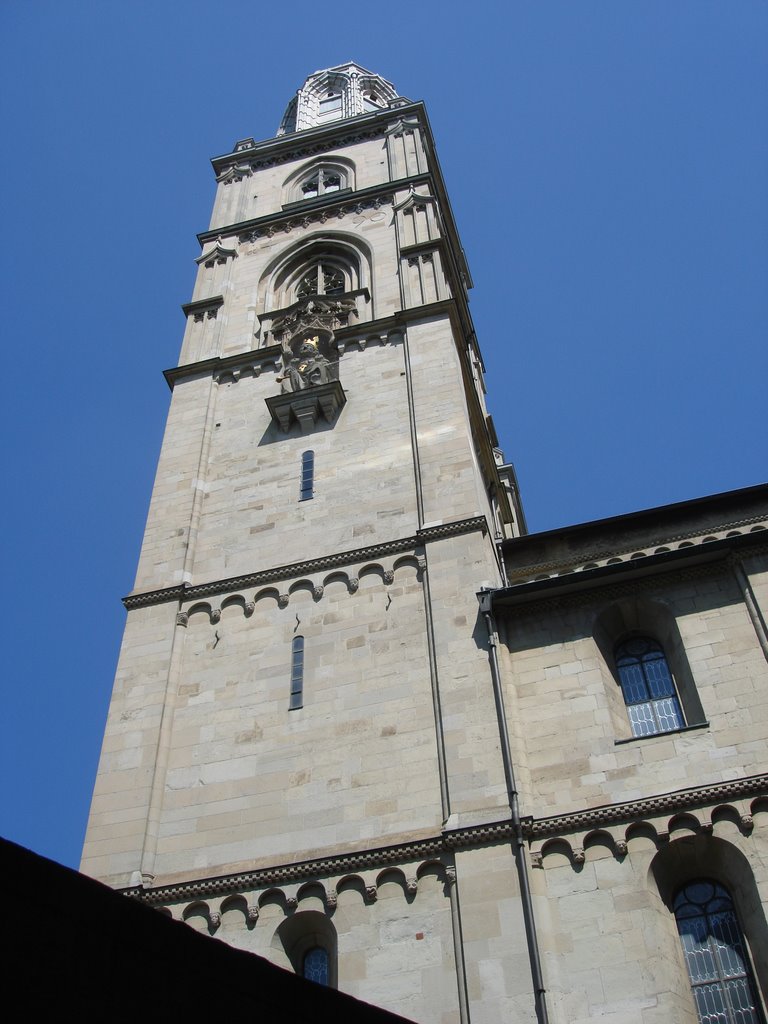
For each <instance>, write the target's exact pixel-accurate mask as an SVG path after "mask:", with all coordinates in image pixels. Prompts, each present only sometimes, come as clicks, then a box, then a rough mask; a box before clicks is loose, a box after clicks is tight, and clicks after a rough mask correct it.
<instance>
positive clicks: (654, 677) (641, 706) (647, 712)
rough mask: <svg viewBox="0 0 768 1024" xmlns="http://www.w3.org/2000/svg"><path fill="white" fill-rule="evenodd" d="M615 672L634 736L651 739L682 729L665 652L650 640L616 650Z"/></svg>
mask: <svg viewBox="0 0 768 1024" xmlns="http://www.w3.org/2000/svg"><path fill="white" fill-rule="evenodd" d="M615 658H616V668H617V669H618V672H619V682H620V683H621V692H622V696H623V697H624V703H625V704H626V706H627V714H628V716H629V722H630V725H631V726H632V735H633V736H653V735H655V734H656V733H661V732H673V731H674V730H675V729H682V728H683V727H684V726H685V719H684V718H683V712H682V710H681V708H680V701H679V700H678V697H677V690H676V689H675V682H674V680H673V678H672V673H671V672H670V670H669V665H668V663H667V658H666V655H665V654H664V650H663V648H662V647H661V645H660V644H659V643H657V641H656V640H653V639H652V638H651V637H634V638H633V639H631V640H626V641H625V642H624V643H622V644H620V645H619V646H618V647H617V648H616V652H615Z"/></svg>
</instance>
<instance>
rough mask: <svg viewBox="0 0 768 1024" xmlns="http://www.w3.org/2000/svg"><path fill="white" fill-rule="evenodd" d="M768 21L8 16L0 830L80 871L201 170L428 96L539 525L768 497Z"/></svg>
mask: <svg viewBox="0 0 768 1024" xmlns="http://www.w3.org/2000/svg"><path fill="white" fill-rule="evenodd" d="M767 29H768V5H766V4H765V3H764V2H762V0H761V2H757V0H739V2H738V3H728V2H726V0H721V2H718V3H711V2H707V0H675V2H674V3H670V2H669V0H645V2H643V3H637V2H630V0H602V2H595V0H580V2H574V0H562V2H539V0H529V2H525V3H521V2H516V0H512V2H510V3H509V4H507V5H500V4H496V3H494V4H491V3H488V2H486V0H481V2H479V3H475V4H472V5H466V4H458V3H450V2H449V3H446V2H442V3H437V2H435V0H427V2H423V3H421V4H418V5H409V6H408V7H407V8H406V7H403V6H402V5H400V6H399V7H394V6H393V7H392V8H387V7H386V5H384V6H382V5H378V6H377V7H376V8H375V11H374V9H373V8H371V7H370V6H368V7H366V6H365V5H360V4H358V3H355V4H350V3H345V2H337V3H335V4H332V5H330V6H329V5H327V4H326V5H322V4H320V5H319V4H317V2H313V3H307V2H305V0H298V2H294V3H291V4H290V5H285V4H283V5H280V4H266V3H255V2H245V0H228V2H227V3H225V4H215V3H211V2H210V0H204V2H203V0H184V2H183V3H178V2H175V3H171V2H170V0H154V2H152V3H150V2H148V0H147V2H142V0H136V2H133V3H125V0H120V2H113V0H98V2H97V0H92V2H84V0H66V2H62V0H53V2H50V0H4V2H3V3H2V4H0V33H1V34H2V38H3V41H4V46H3V51H4V54H3V62H2V64H3V66H2V68H1V69H0V76H1V78H0V93H1V94H2V103H3V106H4V111H3V132H2V145H3V148H4V151H5V152H4V159H3V160H2V164H1V165H0V166H1V167H2V170H1V171H0V173H2V176H3V183H2V190H1V191H0V195H2V202H3V226H4V229H5V238H4V242H3V253H2V281H3V283H4V285H5V294H4V301H3V307H2V323H3V336H4V366H5V375H4V389H3V391H4V397H3V402H2V413H3V417H4V420H5V423H4V437H5V447H4V455H5V461H6V468H5V473H4V482H5V495H4V501H3V503H2V516H3V531H2V536H3V540H4V542H5V556H4V567H5V574H4V575H5V580H4V582H5V586H4V588H3V596H4V600H5V607H4V609H3V615H2V618H1V619H0V621H2V629H3V635H2V652H3V656H4V662H5V671H4V674H3V678H4V683H3V727H4V740H3V744H2V755H3V764H2V773H1V777H2V785H3V794H2V799H1V801H0V832H2V833H3V834H4V835H6V836H8V837H10V838H13V839H15V840H16V841H18V842H21V843H23V844H25V845H28V846H30V847H32V848H33V849H35V850H37V851H39V852H41V853H44V854H46V855H48V856H52V857H54V858H55V859H58V860H60V861H63V862H64V863H67V864H73V865H75V864H76V863H77V861H78V858H79V853H80V846H81V842H82V836H83V831H84V828H85V820H86V815H87V810H88V804H89V800H90V793H91V788H92V784H93V777H94V774H95V771H96V764H97V759H98V753H99V747H100V742H101V733H102V728H103V722H104V717H105V714H106V708H107V704H108V700H109V694H110V691H111V686H112V677H113V673H114V667H115V662H116V659H117V654H118V649H119V643H120V637H121V633H122V627H123V622H124V611H123V608H122V605H121V604H120V600H119V599H120V597H121V596H122V595H123V594H125V593H127V592H128V591H129V590H130V589H131V586H132V583H133V573H134V569H135V565H136V560H137V556H138V549H139V543H140V540H141V535H142V531H143V524H144V517H145V514H146V508H147V504H148V501H149V494H150V488H151V485H152V477H153V474H154V467H155V462H156V459H157V454H158V451H159V446H160V441H161V437H162V430H163V424H164V419H165V413H166V409H167V404H168V392H167V389H166V385H165V382H164V380H163V378H162V376H161V372H160V371H161V370H162V369H163V368H165V367H168V366H171V365H173V364H174V363H175V361H176V359H177V355H178V348H179V345H180V342H181V335H182V329H183V326H184V320H183V317H182V315H181V312H180V311H179V304H180V303H182V302H185V301H187V300H188V299H189V298H190V294H191V289H192V283H193V277H194V270H195V264H194V262H193V261H194V257H195V256H197V255H198V254H199V248H198V246H197V242H196V239H195V233H196V232H197V231H199V230H201V229H204V228H205V227H207V223H208V216H209V213H210V205H211V201H212V197H213V175H212V173H211V170H210V166H209V164H208V158H209V157H211V156H213V155H215V154H219V153H223V152H226V151H228V150H229V149H230V148H231V146H232V143H233V142H234V141H235V140H236V139H239V138H243V137H244V136H249V135H252V136H254V137H255V138H257V139H260V138H265V137H267V136H269V135H272V134H273V133H274V132H275V130H276V128H277V125H278V123H279V121H280V117H281V114H282V112H283V109H284V107H285V105H286V103H287V102H288V100H289V99H290V97H291V96H292V95H293V93H294V92H295V90H296V89H297V88H298V86H299V85H300V84H301V83H302V81H303V80H304V78H305V77H306V75H307V74H309V73H310V72H312V71H315V70H317V69H318V68H323V67H328V66H331V65H333V64H337V63H340V62H341V61H344V60H348V59H354V60H357V61H359V62H360V63H362V64H363V65H365V66H367V67H369V68H371V69H372V70H375V71H378V72H379V73H381V74H383V75H384V76H385V77H387V78H389V79H390V80H391V81H393V82H394V83H395V85H396V86H397V88H398V89H399V91H400V92H401V93H402V94H404V95H406V96H408V97H410V98H412V99H423V100H425V101H426V103H427V106H428V110H429V114H430V118H431V120H432V125H433V128H434V131H435V135H436V138H437V143H438V150H439V154H440V159H441V162H442V166H443V171H444V174H445V177H446V181H447V184H448V189H449V192H450V195H451V198H452V202H453V206H454V211H455V214H456V218H457V221H458V226H459V230H460V232H461V235H462V238H463V242H464V245H465V248H466V251H467V255H468V258H469V263H470V267H471V269H472V273H473V276H474V278H475V285H476V286H475V291H474V293H473V296H472V310H473V314H474V317H475V325H476V328H477V332H478V336H479V338H480V343H481V346H482V348H483V352H484V355H485V358H486V363H487V369H488V383H489V403H490V408H491V411H492V413H493V415H494V419H495V421H496V425H497V429H498V433H499V436H500V438H501V441H502V444H503V446H504V449H505V452H506V455H507V457H508V458H509V459H511V460H513V461H514V462H515V463H516V465H517V469H518V474H519V478H520V484H521V488H522V493H523V498H524V501H525V506H526V510H527V514H528V520H529V526H530V528H531V529H532V530H543V529H548V528H550V527H554V526H558V525H562V524H565V523H572V522H579V521H584V520H588V519H594V518H599V517H602V516H607V515H614V514H619V513H622V512H628V511H632V510H634V509H638V508H643V507H650V506H653V505H658V504H664V503H667V502H671V501H679V500H683V499H685V498H689V497H696V496H700V495H702V494H708V493H713V492H716V491H721V490H727V489H730V488H734V487H742V486H747V485H750V484H754V483H758V482H760V481H761V480H763V479H765V477H766V472H765V447H766V446H765V440H766V437H765V433H766V432H765V411H764V409H765V404H766V401H765V389H766V371H767V370H768V366H767V365H766V348H765V338H766V328H767V326H768V293H767V292H766V287H765V285H766V279H767V277H768V274H767V271H768V129H767V128H766V125H768V116H766V115H767V114H768V110H767V109H766V108H767V107H768V99H767V98H768V55H767V54H768V48H767V47H766V39H768V31H766V30H767Z"/></svg>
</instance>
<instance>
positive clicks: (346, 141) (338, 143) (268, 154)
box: [211, 100, 426, 176]
mask: <svg viewBox="0 0 768 1024" xmlns="http://www.w3.org/2000/svg"><path fill="white" fill-rule="evenodd" d="M393 117H399V118H408V119H409V121H410V120H411V119H412V120H413V126H414V127H417V126H418V127H421V128H422V129H426V114H425V112H424V104H423V103H421V102H420V101H418V100H417V101H415V102H406V103H405V104H404V105H403V106H402V107H399V109H398V110H397V112H395V111H394V110H392V109H385V110H382V111H380V112H379V111H377V112H371V113H370V114H369V115H367V116H365V117H360V116H358V117H356V118H355V119H354V120H353V121H350V120H346V121H337V122H331V123H330V124H327V125H323V126H321V127H318V128H313V129H308V130H304V131H301V132H296V133H290V134H286V135H279V136H276V137H275V138H271V139H266V140H265V141H263V142H254V140H253V139H243V140H242V141H241V142H237V143H235V148H234V150H233V152H231V153H224V154H222V155H221V156H217V157H214V158H213V159H212V160H211V164H212V165H213V170H214V173H215V174H216V175H217V176H218V175H220V174H221V173H222V172H223V171H225V170H226V169H227V168H228V167H231V166H233V165H239V166H243V165H245V164H246V163H247V164H248V166H249V167H250V168H251V170H254V171H257V170H260V169H261V168H263V167H276V166H278V165H279V164H284V163H288V162H289V161H291V160H301V159H302V158H306V157H310V156H315V155H320V154H323V153H327V152H328V151H329V150H332V149H341V148H343V147H344V146H352V145H354V144H355V143H358V142H366V141H368V140H369V139H377V138H383V137H384V135H385V134H386V132H387V129H389V128H390V126H391V125H392V121H393Z"/></svg>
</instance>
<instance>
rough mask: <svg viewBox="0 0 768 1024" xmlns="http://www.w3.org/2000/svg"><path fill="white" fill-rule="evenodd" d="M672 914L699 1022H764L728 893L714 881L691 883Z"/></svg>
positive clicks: (706, 1023) (682, 893) (754, 1023)
mask: <svg viewBox="0 0 768 1024" xmlns="http://www.w3.org/2000/svg"><path fill="white" fill-rule="evenodd" d="M673 910H674V913H675V920H676V922H677V930H678V932H679V933H680V941H681V942H682V944H683V952H684V954H685V963H686V967H687V968H688V976H689V978H690V982H691V989H692V991H693V997H694V1000H695V1001H696V1011H697V1013H698V1018H699V1022H700V1024H763V1015H762V1013H761V1011H760V1009H759V1004H758V1001H757V996H756V988H755V981H754V978H753V976H752V970H751V966H750V963H749V958H748V956H747V951H746V943H745V941H744V936H743V934H742V931H741V928H740V926H739V922H738V919H737V917H736V911H735V909H734V906H733V900H732V899H731V896H730V893H729V892H728V890H727V889H726V888H725V887H724V886H722V885H720V884H719V883H718V882H715V881H712V880H710V879H697V880H696V881H692V882H688V883H687V884H686V885H684V886H683V888H682V889H680V890H679V892H678V893H677V895H676V896H675V899H674V903H673Z"/></svg>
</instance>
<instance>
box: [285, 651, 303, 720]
mask: <svg viewBox="0 0 768 1024" xmlns="http://www.w3.org/2000/svg"><path fill="white" fill-rule="evenodd" d="M303 706H304V637H303V636H295V637H294V638H293V643H292V644H291V702H290V704H289V705H288V708H289V710H290V711H294V710H295V709H296V708H300V707H303Z"/></svg>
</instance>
